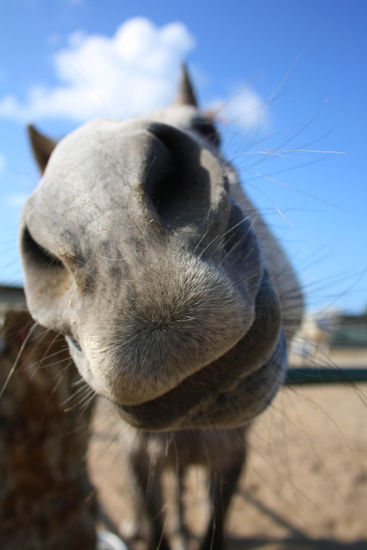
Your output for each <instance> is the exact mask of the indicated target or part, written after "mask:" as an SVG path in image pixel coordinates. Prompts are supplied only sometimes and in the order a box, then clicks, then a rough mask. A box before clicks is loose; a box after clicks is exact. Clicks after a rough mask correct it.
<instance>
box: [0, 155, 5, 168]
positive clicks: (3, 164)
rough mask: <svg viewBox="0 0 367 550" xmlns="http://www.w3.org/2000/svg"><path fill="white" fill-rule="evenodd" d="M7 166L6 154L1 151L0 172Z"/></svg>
mask: <svg viewBox="0 0 367 550" xmlns="http://www.w3.org/2000/svg"><path fill="white" fill-rule="evenodd" d="M5 166H6V159H5V156H4V155H3V154H2V153H0V172H2V171H3V170H4V168H5Z"/></svg>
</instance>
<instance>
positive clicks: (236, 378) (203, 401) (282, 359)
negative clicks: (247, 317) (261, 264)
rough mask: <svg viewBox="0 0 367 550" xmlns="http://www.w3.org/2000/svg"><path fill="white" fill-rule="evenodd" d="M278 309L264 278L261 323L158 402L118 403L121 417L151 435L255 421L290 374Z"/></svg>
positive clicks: (259, 299) (259, 310)
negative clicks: (153, 433) (130, 404)
mask: <svg viewBox="0 0 367 550" xmlns="http://www.w3.org/2000/svg"><path fill="white" fill-rule="evenodd" d="M278 306H279V304H278V300H277V296H276V294H275V292H274V290H273V288H272V286H271V285H270V284H269V279H268V277H267V275H265V277H264V281H263V284H262V285H261V289H260V291H259V294H258V297H257V307H256V311H257V316H256V319H255V321H254V323H253V325H252V326H251V328H250V330H249V331H248V332H247V334H246V335H245V336H244V337H243V338H242V339H241V340H240V341H239V342H238V343H237V344H236V345H235V346H234V347H233V348H232V349H231V350H229V351H228V352H227V353H225V354H224V355H223V356H222V357H220V358H218V359H217V360H215V361H213V362H212V363H210V364H209V365H206V366H205V367H203V368H201V369H200V370H199V371H197V372H195V373H194V374H192V375H191V376H188V377H187V378H185V379H184V380H183V381H182V382H181V383H179V384H178V385H177V386H176V387H175V388H173V389H171V390H169V391H167V392H166V393H164V394H163V395H161V396H159V397H157V398H155V399H152V400H150V401H146V402H144V403H141V404H137V405H133V406H126V405H122V404H120V403H115V404H116V405H117V409H118V411H119V413H120V415H121V416H122V417H123V418H124V419H125V420H126V421H127V422H128V423H129V424H132V425H133V426H135V427H137V428H140V429H142V430H152V431H155V430H156V431H167V430H177V429H180V430H182V429H191V428H197V429H202V428H208V427H210V428H222V427H226V428H234V427H237V426H241V425H245V424H247V423H248V422H250V421H251V420H252V419H253V418H255V417H256V416H257V415H258V414H260V413H261V412H262V411H263V410H264V409H265V408H266V407H267V406H268V405H269V404H270V402H271V401H272V399H273V397H274V396H275V394H276V393H277V391H278V389H279V387H280V386H281V385H282V383H283V382H284V378H285V373H286V370H287V347H286V341H285V337H284V332H283V329H282V328H281V318H280V310H279V307H278Z"/></svg>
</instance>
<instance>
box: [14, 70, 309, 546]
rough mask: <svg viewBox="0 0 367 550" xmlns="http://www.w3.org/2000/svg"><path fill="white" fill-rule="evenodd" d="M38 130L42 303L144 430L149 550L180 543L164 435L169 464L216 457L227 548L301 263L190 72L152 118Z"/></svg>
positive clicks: (34, 220) (29, 275) (31, 300)
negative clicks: (167, 503) (152, 479)
mask: <svg viewBox="0 0 367 550" xmlns="http://www.w3.org/2000/svg"><path fill="white" fill-rule="evenodd" d="M30 136H31V141H32V147H33V151H34V154H35V157H36V159H37V161H38V164H39V166H40V169H41V171H42V173H43V177H42V180H41V182H40V184H39V186H38V187H37V189H36V190H35V191H34V193H33V194H32V196H31V197H30V199H29V200H28V202H27V203H26V205H25V208H24V211H23V215H22V220H21V230H20V243H21V244H20V246H21V257H22V263H23V269H24V275H25V291H26V296H27V303H28V306H29V309H30V311H31V314H32V316H33V317H34V318H35V319H36V320H37V321H38V322H39V323H40V324H41V325H43V326H45V327H48V328H52V329H53V330H56V331H58V332H61V333H62V334H64V335H65V337H66V340H67V343H68V345H69V349H70V353H71V355H72V357H73V359H74V361H75V364H76V366H77V368H78V369H79V372H80V374H81V375H82V376H83V377H84V378H85V380H86V381H87V382H88V383H89V384H90V386H91V387H92V388H93V389H94V390H95V392H96V393H97V394H98V395H101V396H103V397H105V398H106V399H108V400H110V401H112V402H113V403H114V404H115V405H116V407H117V409H118V410H119V412H120V414H121V416H122V417H123V418H124V419H125V420H126V421H127V422H128V423H129V424H130V425H132V426H134V427H135V428H138V429H140V430H141V431H140V432H139V435H138V437H136V438H135V439H134V438H133V440H134V442H135V443H134V444H132V446H131V447H130V449H129V451H130V453H131V457H132V463H133V467H134V470H135V473H136V475H137V479H138V481H139V484H140V485H141V487H142V488H143V491H144V492H145V493H146V495H147V496H146V504H147V508H148V511H149V514H150V518H151V523H152V529H153V531H152V533H153V534H152V539H151V544H150V548H151V549H153V548H156V547H157V546H158V545H159V544H160V545H161V548H164V547H168V543H167V541H166V539H165V537H164V536H162V524H161V519H160V511H161V500H160V491H159V483H158V482H157V484H156V485H155V486H154V490H153V491H152V490H150V491H149V490H148V481H149V480H148V477H149V476H148V473H149V462H150V461H151V458H152V454H151V453H150V450H149V449H150V448H151V447H152V442H158V447H157V444H155V445H153V447H154V448H155V451H154V452H155V453H156V455H155V458H154V460H155V465H156V468H157V472H161V471H162V470H163V469H164V467H166V466H167V465H171V466H173V467H175V468H177V469H178V471H179V472H181V473H182V472H183V470H184V469H185V467H186V466H187V465H189V464H191V463H205V464H206V465H207V466H208V468H209V471H210V472H211V481H212V488H213V503H214V505H213V518H212V520H211V522H210V525H209V527H208V531H207V535H206V537H205V539H204V542H203V548H205V549H209V548H214V549H215V550H219V549H220V548H221V546H222V543H223V520H224V516H225V512H226V509H227V506H228V503H229V501H230V498H231V495H232V493H233V491H234V489H235V487H236V483H237V479H238V476H239V473H240V471H241V467H242V463H243V459H244V455H245V451H244V437H243V435H244V431H245V429H246V428H245V427H246V426H247V425H248V424H249V422H250V421H251V420H252V419H253V418H255V417H256V416H257V415H258V414H259V413H260V412H261V411H263V410H264V409H265V408H266V407H267V406H268V405H269V403H270V402H271V400H272V399H273V397H274V395H275V394H276V392H277V390H278V389H279V387H280V386H281V384H282V383H283V380H284V376H285V372H286V367H287V352H286V338H287V339H289V338H291V336H292V335H293V333H294V331H295V330H296V329H297V327H298V325H299V323H300V319H301V316H302V310H303V299H302V293H301V290H300V286H299V283H298V280H297V278H296V276H295V273H294V271H293V269H292V267H291V265H290V263H289V261H288V259H287V258H286V256H285V254H284V252H283V250H282V248H281V246H280V245H279V243H278V242H277V241H276V239H275V238H274V236H273V235H272V233H271V231H270V230H269V228H268V227H267V226H266V225H265V223H264V221H263V219H262V217H261V215H260V214H259V212H258V211H257V210H256V208H255V207H254V205H253V204H252V203H251V201H250V199H249V198H248V197H247V196H246V195H245V194H244V192H243V190H242V188H241V186H240V182H239V180H238V177H237V175H236V173H235V171H234V169H233V167H232V166H230V165H229V164H228V162H226V161H225V160H224V158H223V157H222V155H221V153H220V149H219V146H220V138H219V136H218V133H217V131H216V129H215V125H214V123H213V120H212V119H211V118H210V117H207V116H205V114H203V113H202V112H201V111H200V110H199V109H198V107H197V104H196V99H195V94H194V91H193V89H192V86H191V83H190V82H189V79H188V76H187V73H186V72H185V71H184V72H183V76H182V82H181V86H180V89H179V93H178V96H177V98H176V101H175V103H174V105H173V106H171V107H168V108H166V109H163V110H160V111H157V112H154V113H153V114H152V115H151V116H149V117H147V118H136V119H132V120H129V121H124V122H120V121H119V122H116V121H111V120H99V121H94V122H90V123H88V124H85V125H84V126H82V127H81V128H79V129H78V130H76V131H75V132H73V133H71V134H70V135H68V136H67V137H66V138H64V139H63V140H61V141H60V142H59V143H58V144H57V145H56V143H54V142H53V141H52V140H50V139H49V138H47V137H45V136H42V135H41V134H40V133H38V131H36V130H35V129H34V128H33V127H31V128H30ZM162 432H168V433H162ZM239 442H240V443H239ZM168 443H169V445H168ZM167 445H168V447H169V449H170V450H168V451H167ZM127 446H128V444H127ZM157 449H158V450H157ZM173 449H175V453H176V454H175V455H174V453H173ZM173 455H174V456H173ZM208 456H209V457H210V458H208Z"/></svg>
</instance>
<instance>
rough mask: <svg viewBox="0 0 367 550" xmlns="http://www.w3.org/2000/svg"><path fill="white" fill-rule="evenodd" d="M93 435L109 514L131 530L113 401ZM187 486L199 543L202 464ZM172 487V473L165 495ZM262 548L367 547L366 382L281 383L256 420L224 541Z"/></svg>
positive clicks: (232, 547)
mask: <svg viewBox="0 0 367 550" xmlns="http://www.w3.org/2000/svg"><path fill="white" fill-rule="evenodd" d="M94 434H95V435H94V436H93V441H92V445H91V449H90V457H89V464H90V472H91V476H92V479H93V482H94V483H95V485H96V487H97V489H98V491H99V497H100V500H101V502H102V503H103V506H104V508H105V510H106V512H107V513H108V515H109V516H110V518H111V519H112V520H113V521H114V522H115V523H116V525H119V526H121V528H122V527H124V528H125V529H126V526H127V525H131V522H132V519H133V515H132V507H133V505H132V501H133V496H134V488H133V487H132V485H131V483H129V482H131V478H130V476H129V475H128V474H127V473H126V470H125V469H124V460H123V429H122V428H121V421H119V420H118V419H117V418H116V417H115V415H114V414H113V412H111V411H110V410H109V409H108V407H107V406H106V405H104V406H102V407H101V409H100V410H99V413H98V415H97V418H96V421H95V427H94ZM117 434H120V438H119V439H120V443H118V442H117V440H116V437H115V436H116V435H117ZM186 486H187V492H186V497H185V503H186V509H187V518H186V520H187V524H188V526H189V529H190V532H191V534H192V537H191V541H192V544H191V546H192V547H193V548H195V547H196V545H197V541H198V536H200V533H201V532H202V529H203V526H204V525H205V517H206V505H205V504H206V499H205V495H206V492H205V491H206V489H205V477H204V474H203V472H201V471H199V470H197V469H196V470H193V471H192V472H191V473H190V475H189V477H188V479H187V483H186ZM169 488H170V479H169V478H168V480H167V495H168V496H167V498H168V499H169ZM167 508H168V509H169V508H170V505H169V504H168V505H167ZM260 548H261V549H266V550H309V549H310V550H311V549H312V550H316V549H321V550H325V549H330V550H342V549H343V550H344V549H345V550H346V549H353V550H367V385H366V384H364V385H363V384H362V385H360V386H359V388H353V387H350V386H349V387H348V386H339V385H334V386H317V387H315V386H314V387H293V388H287V389H283V390H282V391H281V392H280V394H279V396H278V397H277V399H276V400H275V402H274V404H273V405H272V407H271V408H270V409H269V410H268V411H267V412H266V413H265V414H263V415H262V417H261V418H260V419H259V420H258V421H257V422H256V424H255V425H254V427H253V429H252V432H251V434H250V455H249V460H248V465H247V469H246V472H244V473H243V475H242V477H241V481H240V484H239V488H238V491H237V494H236V495H235V497H234V500H233V503H232V507H231V511H230V516H229V521H228V526H227V549H228V550H245V549H260Z"/></svg>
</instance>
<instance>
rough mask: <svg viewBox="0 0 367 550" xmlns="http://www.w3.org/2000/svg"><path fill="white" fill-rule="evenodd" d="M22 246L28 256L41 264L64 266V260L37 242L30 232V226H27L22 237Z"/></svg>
mask: <svg viewBox="0 0 367 550" xmlns="http://www.w3.org/2000/svg"><path fill="white" fill-rule="evenodd" d="M21 247H22V251H23V253H24V254H26V255H27V256H28V258H30V259H31V260H33V261H34V262H36V263H37V264H39V265H42V266H47V267H55V268H56V267H57V268H60V267H64V264H63V263H62V261H61V260H60V259H59V258H57V256H54V255H53V254H51V252H49V251H48V250H46V248H44V247H43V246H41V245H40V244H38V243H37V241H35V240H34V238H33V237H32V235H31V234H30V232H29V229H28V227H25V228H24V230H23V234H22V237H21Z"/></svg>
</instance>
